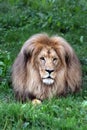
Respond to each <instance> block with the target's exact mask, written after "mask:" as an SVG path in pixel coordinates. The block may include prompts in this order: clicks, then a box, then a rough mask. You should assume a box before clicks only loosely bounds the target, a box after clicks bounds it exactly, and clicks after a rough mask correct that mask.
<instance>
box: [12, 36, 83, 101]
mask: <svg viewBox="0 0 87 130" xmlns="http://www.w3.org/2000/svg"><path fill="white" fill-rule="evenodd" d="M43 47H44V48H47V47H50V48H52V49H53V50H54V51H55V52H56V53H57V55H58V57H59V58H60V61H61V66H60V67H59V68H58V69H57V71H56V77H55V81H54V83H53V84H50V85H47V84H44V83H43V82H42V81H41V76H40V72H39V69H38V66H39V64H38V63H37V56H38V55H39V53H40V52H41V50H42V48H43ZM12 83H13V88H14V92H15V96H16V98H17V99H18V100H22V101H25V100H27V99H34V98H36V99H40V100H44V99H46V98H51V97H53V96H60V95H66V94H67V93H70V92H71V93H74V92H77V91H79V90H80V87H81V67H80V63H79V61H78V58H77V56H76V54H75V52H74V50H73V49H72V47H71V46H70V45H69V44H68V43H67V41H66V40H64V39H63V38H62V37H59V36H52V37H49V36H48V35H47V34H36V35H34V36H32V37H31V38H29V39H28V40H27V41H26V42H25V43H24V45H23V47H22V48H21V50H20V52H19V54H18V56H17V58H16V60H15V62H14V64H13V68H12Z"/></svg>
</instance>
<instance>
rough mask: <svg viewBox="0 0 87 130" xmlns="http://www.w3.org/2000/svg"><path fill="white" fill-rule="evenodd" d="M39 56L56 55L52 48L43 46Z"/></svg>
mask: <svg viewBox="0 0 87 130" xmlns="http://www.w3.org/2000/svg"><path fill="white" fill-rule="evenodd" d="M39 56H45V57H49V56H50V57H55V56H56V57H58V55H57V52H56V51H55V50H54V49H53V48H50V47H49V48H43V49H42V50H41V52H40V53H39Z"/></svg>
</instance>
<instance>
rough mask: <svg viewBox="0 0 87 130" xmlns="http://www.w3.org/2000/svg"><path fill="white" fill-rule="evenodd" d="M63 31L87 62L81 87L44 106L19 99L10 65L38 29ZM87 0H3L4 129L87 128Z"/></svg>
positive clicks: (0, 69) (0, 112)
mask: <svg viewBox="0 0 87 130" xmlns="http://www.w3.org/2000/svg"><path fill="white" fill-rule="evenodd" d="M40 32H47V33H48V34H49V35H52V34H53V35H54V34H58V35H60V36H62V37H64V38H65V39H66V40H67V41H68V42H69V43H70V44H71V46H72V47H73V48H74V49H75V51H76V53H77V55H78V57H79V60H80V62H81V65H82V73H83V75H82V79H83V84H82V92H81V93H79V94H77V95H68V97H66V98H58V99H57V98H53V99H51V100H50V101H48V100H46V101H44V102H43V103H42V105H39V106H36V107H35V106H32V104H31V102H29V103H25V104H22V103H19V102H16V101H15V98H14V94H13V90H12V85H11V66H12V64H13V61H14V59H15V57H16V56H17V54H18V52H19V50H20V48H21V46H22V45H23V43H24V42H25V41H26V40H27V39H28V38H29V37H30V36H31V35H33V34H35V33H40ZM86 87H87V2H86V0H71V1H70V0H33V1H32V0H0V129H1V130H5V129H6V130H15V129H16V130H19V129H21V130H27V129H31V130H36V129H38V130H39V129H44V130H47V129H50V130H51V129H55V130H73V129H76V130H86V129H87V125H86V124H87V89H86Z"/></svg>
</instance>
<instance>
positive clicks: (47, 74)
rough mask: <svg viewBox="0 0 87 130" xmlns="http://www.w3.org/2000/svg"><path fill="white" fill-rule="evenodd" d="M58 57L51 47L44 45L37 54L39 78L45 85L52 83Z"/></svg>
mask: <svg viewBox="0 0 87 130" xmlns="http://www.w3.org/2000/svg"><path fill="white" fill-rule="evenodd" d="M59 65H60V59H59V57H58V55H57V53H56V51H55V50H54V49H53V48H51V47H47V48H46V47H45V48H43V49H42V50H41V52H40V53H39V55H38V68H39V74H40V77H41V80H42V82H43V83H44V84H46V85H51V84H53V83H54V81H55V78H56V74H57V69H58V66H59Z"/></svg>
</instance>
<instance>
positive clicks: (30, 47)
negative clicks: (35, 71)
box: [21, 40, 35, 63]
mask: <svg viewBox="0 0 87 130" xmlns="http://www.w3.org/2000/svg"><path fill="white" fill-rule="evenodd" d="M34 49H35V45H34V43H33V42H31V41H30V40H28V41H27V42H25V44H24V46H23V47H22V49H21V53H22V54H23V55H24V60H25V63H26V62H27V61H29V60H30V59H31V57H32V54H33V51H34Z"/></svg>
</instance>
